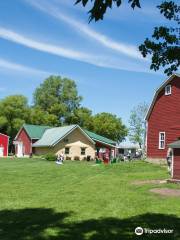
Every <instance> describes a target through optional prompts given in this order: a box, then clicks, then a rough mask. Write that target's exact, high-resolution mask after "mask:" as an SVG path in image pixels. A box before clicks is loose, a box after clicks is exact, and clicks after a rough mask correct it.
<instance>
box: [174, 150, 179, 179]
mask: <svg viewBox="0 0 180 240" xmlns="http://www.w3.org/2000/svg"><path fill="white" fill-rule="evenodd" d="M173 178H174V179H180V149H174V159H173Z"/></svg>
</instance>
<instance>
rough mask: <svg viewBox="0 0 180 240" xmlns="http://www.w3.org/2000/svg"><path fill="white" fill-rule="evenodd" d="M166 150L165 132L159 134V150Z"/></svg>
mask: <svg viewBox="0 0 180 240" xmlns="http://www.w3.org/2000/svg"><path fill="white" fill-rule="evenodd" d="M164 148H165V132H159V149H164Z"/></svg>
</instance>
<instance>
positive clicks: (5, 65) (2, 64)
mask: <svg viewBox="0 0 180 240" xmlns="http://www.w3.org/2000/svg"><path fill="white" fill-rule="evenodd" d="M0 70H8V71H16V72H23V73H28V74H31V75H42V76H44V75H50V74H51V73H50V72H46V71H42V70H39V69H36V68H31V67H27V66H24V65H21V64H17V63H14V62H11V61H9V60H5V59H2V58H0Z"/></svg>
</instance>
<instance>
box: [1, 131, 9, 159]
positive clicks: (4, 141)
mask: <svg viewBox="0 0 180 240" xmlns="http://www.w3.org/2000/svg"><path fill="white" fill-rule="evenodd" d="M8 146H9V137H8V136H7V135H5V134H2V133H0V157H7V156H8Z"/></svg>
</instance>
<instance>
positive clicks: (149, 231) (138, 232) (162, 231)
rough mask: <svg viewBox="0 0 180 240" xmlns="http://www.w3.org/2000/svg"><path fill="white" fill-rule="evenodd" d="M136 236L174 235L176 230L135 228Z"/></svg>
mask: <svg viewBox="0 0 180 240" xmlns="http://www.w3.org/2000/svg"><path fill="white" fill-rule="evenodd" d="M134 232H135V234H136V235H142V234H143V233H144V234H173V233H174V230H173V229H165V228H163V229H160V228H159V229H149V228H144V229H143V228H142V227H137V228H135V231H134Z"/></svg>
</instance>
